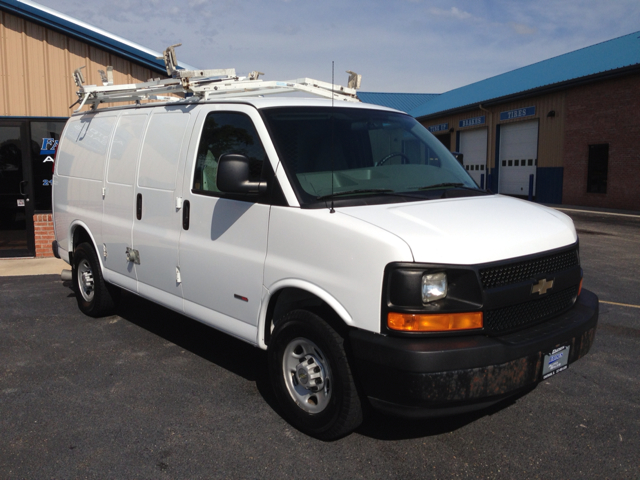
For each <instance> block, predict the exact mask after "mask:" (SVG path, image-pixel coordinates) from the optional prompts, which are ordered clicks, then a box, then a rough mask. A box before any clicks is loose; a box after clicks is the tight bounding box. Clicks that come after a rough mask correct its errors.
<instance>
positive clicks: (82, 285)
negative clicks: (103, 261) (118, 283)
mask: <svg viewBox="0 0 640 480" xmlns="http://www.w3.org/2000/svg"><path fill="white" fill-rule="evenodd" d="M78 289H79V290H80V294H81V295H82V298H83V299H84V300H85V301H87V302H90V301H92V300H93V292H94V289H93V271H92V270H91V265H89V262H87V261H86V260H83V261H82V262H81V263H80V265H78Z"/></svg>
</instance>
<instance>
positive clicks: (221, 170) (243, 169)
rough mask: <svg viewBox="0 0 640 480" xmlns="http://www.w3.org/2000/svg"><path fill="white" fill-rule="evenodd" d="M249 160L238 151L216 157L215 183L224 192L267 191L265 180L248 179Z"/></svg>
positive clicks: (248, 192)
mask: <svg viewBox="0 0 640 480" xmlns="http://www.w3.org/2000/svg"><path fill="white" fill-rule="evenodd" d="M250 165H251V160H250V159H248V158H247V157H245V156H244V155H240V154H238V153H227V154H226V155H222V156H221V157H220V158H219V159H218V174H217V179H216V185H217V186H218V190H220V191H221V192H224V193H241V194H251V193H253V194H258V193H264V192H266V191H267V184H266V183H265V182H251V181H250V180H249V174H250Z"/></svg>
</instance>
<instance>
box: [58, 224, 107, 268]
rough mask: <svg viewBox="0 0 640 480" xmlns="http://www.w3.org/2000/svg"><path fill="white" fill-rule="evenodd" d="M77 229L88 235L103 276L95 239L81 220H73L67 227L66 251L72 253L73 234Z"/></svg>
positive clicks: (102, 266)
mask: <svg viewBox="0 0 640 480" xmlns="http://www.w3.org/2000/svg"><path fill="white" fill-rule="evenodd" d="M78 227H82V228H83V229H84V231H85V232H87V233H88V234H89V237H90V238H91V243H92V244H93V249H94V250H95V252H96V257H98V262H100V270H101V271H102V275H103V276H104V265H103V263H102V255H101V254H100V250H98V246H97V244H96V239H95V237H94V236H93V233H91V229H90V228H89V227H88V226H87V224H86V223H84V222H83V221H82V220H74V221H73V222H71V224H70V225H69V236H68V239H69V242H68V245H67V249H68V250H67V252H68V253H73V233H74V232H75V231H76V228H78ZM71 267H73V265H71Z"/></svg>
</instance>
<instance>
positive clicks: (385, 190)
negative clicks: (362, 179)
mask: <svg viewBox="0 0 640 480" xmlns="http://www.w3.org/2000/svg"><path fill="white" fill-rule="evenodd" d="M389 192H393V190H391V189H390V188H363V189H359V190H347V191H346V192H336V193H331V194H329V195H321V196H319V197H316V200H324V199H326V198H333V197H341V196H343V195H352V194H355V193H389Z"/></svg>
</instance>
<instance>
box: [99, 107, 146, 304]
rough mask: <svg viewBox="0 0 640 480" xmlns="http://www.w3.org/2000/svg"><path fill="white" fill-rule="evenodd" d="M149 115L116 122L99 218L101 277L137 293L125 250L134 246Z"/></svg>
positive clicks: (126, 115)
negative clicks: (137, 180)
mask: <svg viewBox="0 0 640 480" xmlns="http://www.w3.org/2000/svg"><path fill="white" fill-rule="evenodd" d="M148 113H149V110H145V111H142V112H129V111H124V112H122V115H121V116H120V119H119V120H118V124H117V126H116V129H115V132H114V135H113V142H112V144H111V149H110V152H109V161H108V164H107V176H106V179H105V180H106V184H105V197H104V214H103V217H102V241H103V243H104V244H105V246H106V251H107V255H106V256H105V257H104V259H103V263H104V267H105V271H104V277H105V279H106V280H107V281H109V282H112V283H115V284H116V285H120V286H121V287H124V288H126V289H128V290H131V291H134V292H137V291H138V286H137V277H136V271H135V265H134V264H133V263H131V262H129V261H127V258H126V250H127V247H131V245H132V244H133V237H132V230H133V221H134V218H135V194H134V185H135V178H136V170H137V168H138V160H139V157H140V150H141V147H142V138H143V137H144V130H145V128H146V124H147V119H148V118H149V115H148ZM116 274H119V275H116Z"/></svg>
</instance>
